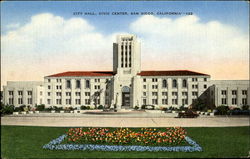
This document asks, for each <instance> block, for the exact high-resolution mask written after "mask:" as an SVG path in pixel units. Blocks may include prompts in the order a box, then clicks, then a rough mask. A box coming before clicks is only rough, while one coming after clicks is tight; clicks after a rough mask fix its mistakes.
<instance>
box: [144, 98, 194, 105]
mask: <svg viewBox="0 0 250 159" xmlns="http://www.w3.org/2000/svg"><path fill="white" fill-rule="evenodd" d="M194 100H195V99H194ZM194 100H193V101H194ZM142 103H143V105H147V104H149V103H147V99H143V101H142ZM152 104H154V105H158V100H157V99H152ZM161 104H163V105H168V99H162V100H161ZM171 104H172V105H178V99H172V103H171ZM181 104H182V105H186V104H188V100H187V99H182V103H181Z"/></svg>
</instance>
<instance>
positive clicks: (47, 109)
mask: <svg viewBox="0 0 250 159" xmlns="http://www.w3.org/2000/svg"><path fill="white" fill-rule="evenodd" d="M44 110H45V111H51V110H53V109H52V106H50V107H48V108H45V109H44Z"/></svg>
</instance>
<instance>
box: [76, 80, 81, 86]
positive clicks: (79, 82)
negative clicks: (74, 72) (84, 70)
mask: <svg viewBox="0 0 250 159" xmlns="http://www.w3.org/2000/svg"><path fill="white" fill-rule="evenodd" d="M76 88H81V81H80V80H76Z"/></svg>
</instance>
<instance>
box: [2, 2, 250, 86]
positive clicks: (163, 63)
mask: <svg viewBox="0 0 250 159" xmlns="http://www.w3.org/2000/svg"><path fill="white" fill-rule="evenodd" d="M107 11H108V12H110V13H112V12H128V13H130V12H154V13H157V12H192V13H193V14H194V15H162V16H159V15H153V16H142V15H121V16H119V15H109V16H104V15H103V16H100V15H99V16H98V15H96V16H91V15H88V16H86V15H78V16H76V15H73V12H83V13H84V12H95V13H98V12H107ZM120 33H131V34H135V35H137V36H138V39H139V40H140V41H141V43H142V44H141V57H142V61H141V63H142V64H141V65H142V70H178V69H179V70H184V69H189V70H193V71H197V72H202V73H206V74H210V75H211V77H212V79H249V61H248V60H249V3H247V2H244V1H203V2H199V1H188V2H182V1H177V2H174V1H82V2H80V1H39V2H32V1H26V2H25V1H22V2H18V1H13V2H11V1H7V2H6V1H5V2H2V3H1V72H2V74H1V84H2V85H3V84H6V81H10V80H22V81H29V80H42V78H43V77H44V76H46V75H50V74H54V73H59V72H64V71H74V70H78V71H84V70H112V43H113V42H115V36H116V35H117V34H120ZM45 66H46V67H45Z"/></svg>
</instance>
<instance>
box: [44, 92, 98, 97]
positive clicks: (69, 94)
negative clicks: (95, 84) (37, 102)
mask: <svg viewBox="0 0 250 159" xmlns="http://www.w3.org/2000/svg"><path fill="white" fill-rule="evenodd" d="M84 94H85V96H90V92H85V93H84ZM65 95H66V96H71V92H65ZM95 95H97V96H98V95H99V94H95ZM48 96H51V92H48ZM56 96H62V92H56ZM75 96H81V92H75Z"/></svg>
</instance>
